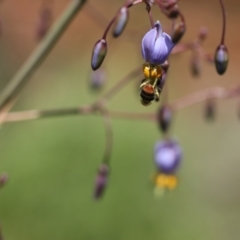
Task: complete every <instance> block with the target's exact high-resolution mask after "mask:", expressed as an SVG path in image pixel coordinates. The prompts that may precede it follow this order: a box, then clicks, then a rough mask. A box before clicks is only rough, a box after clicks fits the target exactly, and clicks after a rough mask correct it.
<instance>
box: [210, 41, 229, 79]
mask: <svg viewBox="0 0 240 240" xmlns="http://www.w3.org/2000/svg"><path fill="white" fill-rule="evenodd" d="M228 58H229V57H228V50H227V47H226V46H225V45H223V44H221V45H219V46H218V47H217V49H216V52H215V57H214V62H215V66H216V70H217V72H218V74H220V75H222V74H224V73H225V71H226V70H227V66H228Z"/></svg>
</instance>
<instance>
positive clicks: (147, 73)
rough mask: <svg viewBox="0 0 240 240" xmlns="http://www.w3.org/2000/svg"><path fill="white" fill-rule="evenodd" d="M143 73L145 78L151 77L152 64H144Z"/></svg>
mask: <svg viewBox="0 0 240 240" xmlns="http://www.w3.org/2000/svg"><path fill="white" fill-rule="evenodd" d="M143 74H144V76H145V78H149V77H150V65H149V64H148V63H145V64H143Z"/></svg>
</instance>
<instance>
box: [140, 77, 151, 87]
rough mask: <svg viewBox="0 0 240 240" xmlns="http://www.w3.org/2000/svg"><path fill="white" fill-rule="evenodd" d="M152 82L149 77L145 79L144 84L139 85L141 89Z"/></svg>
mask: <svg viewBox="0 0 240 240" xmlns="http://www.w3.org/2000/svg"><path fill="white" fill-rule="evenodd" d="M149 82H150V80H149V79H143V80H142V84H141V85H140V86H139V88H140V89H142V88H143V87H144V86H146V85H147V84H148V83H149Z"/></svg>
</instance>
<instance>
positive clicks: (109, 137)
mask: <svg viewBox="0 0 240 240" xmlns="http://www.w3.org/2000/svg"><path fill="white" fill-rule="evenodd" d="M99 110H100V113H101V115H102V117H103V121H104V126H105V133H106V146H105V151H104V155H103V163H105V164H107V165H109V163H110V159H111V153H112V145H113V130H112V122H111V116H110V114H109V112H108V110H107V109H106V108H105V107H104V108H103V107H102V108H100V109H99Z"/></svg>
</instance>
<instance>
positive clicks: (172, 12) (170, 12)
mask: <svg viewBox="0 0 240 240" xmlns="http://www.w3.org/2000/svg"><path fill="white" fill-rule="evenodd" d="M164 13H165V15H166V16H167V17H168V18H170V19H176V18H177V17H178V16H179V8H178V5H176V4H175V5H173V6H170V7H169V8H165V9H164Z"/></svg>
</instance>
